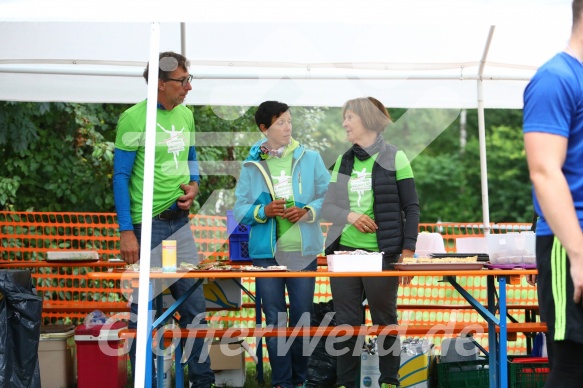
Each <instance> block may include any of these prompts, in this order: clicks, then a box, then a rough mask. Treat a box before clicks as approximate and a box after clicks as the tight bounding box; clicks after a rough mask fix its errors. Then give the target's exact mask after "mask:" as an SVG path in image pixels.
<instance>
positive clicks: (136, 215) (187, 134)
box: [115, 100, 194, 223]
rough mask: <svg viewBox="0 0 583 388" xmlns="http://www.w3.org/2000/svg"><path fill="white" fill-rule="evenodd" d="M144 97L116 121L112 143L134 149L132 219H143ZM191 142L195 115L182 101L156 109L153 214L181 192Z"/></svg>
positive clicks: (192, 141) (188, 171)
mask: <svg viewBox="0 0 583 388" xmlns="http://www.w3.org/2000/svg"><path fill="white" fill-rule="evenodd" d="M145 129H146V100H144V101H142V102H140V103H138V104H136V105H134V106H132V107H131V108H129V109H128V110H126V111H125V112H124V113H123V114H122V115H121V117H120V119H119V122H118V124H117V135H116V139H115V147H116V148H118V149H120V150H124V151H135V152H136V160H135V162H134V166H133V170H132V175H131V177H130V187H129V191H130V203H131V214H132V222H133V223H140V222H142V203H143V186H144V175H145V171H144V162H145V141H146V138H145ZM191 145H194V116H193V114H192V112H191V111H190V110H189V109H188V108H187V107H185V106H183V105H178V106H176V107H175V108H174V109H172V110H170V111H168V110H162V109H158V110H157V115H156V151H155V160H154V196H153V206H152V215H154V216H155V215H158V214H160V213H161V212H163V211H164V210H166V209H168V208H169V207H170V206H171V205H172V204H173V203H174V202H176V200H177V199H178V197H180V196H182V195H183V194H184V192H183V191H182V189H180V184H182V183H184V184H188V183H189V181H190V169H189V166H188V151H189V148H190V146H191Z"/></svg>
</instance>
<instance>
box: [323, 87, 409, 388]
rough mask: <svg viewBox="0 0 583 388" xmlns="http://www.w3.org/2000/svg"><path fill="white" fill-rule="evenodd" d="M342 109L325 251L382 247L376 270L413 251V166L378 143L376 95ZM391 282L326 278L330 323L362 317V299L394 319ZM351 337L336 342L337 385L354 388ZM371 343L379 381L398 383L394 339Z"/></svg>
mask: <svg viewBox="0 0 583 388" xmlns="http://www.w3.org/2000/svg"><path fill="white" fill-rule="evenodd" d="M342 115H343V118H344V122H343V123H342V126H343V127H344V128H345V129H346V135H347V139H348V141H350V142H351V143H352V144H353V146H352V147H351V148H350V149H349V150H348V151H346V152H345V153H344V154H343V155H341V156H339V157H338V160H337V161H336V164H335V165H334V168H333V172H332V179H331V181H330V185H329V187H328V192H327V194H326V197H325V199H324V205H323V207H322V215H323V218H325V219H326V220H328V221H330V222H332V226H331V227H330V230H329V231H328V236H327V239H326V247H327V248H326V253H327V254H331V253H334V251H338V250H340V251H354V250H357V249H363V250H366V251H371V252H382V253H383V254H384V255H383V270H385V269H389V267H390V264H391V263H396V262H398V261H402V259H403V257H412V256H413V255H414V253H415V244H416V242H417V233H418V226H419V201H418V199H417V192H416V190H415V180H414V179H413V172H412V170H411V166H410V164H409V161H408V159H407V157H406V156H405V154H404V152H403V151H400V150H399V149H398V148H397V147H395V146H394V145H391V144H388V143H386V142H385V140H384V139H383V137H382V135H381V134H382V132H383V131H384V130H385V128H386V127H387V126H388V125H389V123H390V122H391V117H390V116H389V112H388V111H387V109H386V108H385V107H384V106H383V104H382V103H381V102H380V101H378V100H376V99H375V98H372V97H368V98H357V99H354V100H349V101H347V102H346V103H345V104H344V107H343V109H342ZM399 280H401V282H402V283H403V284H409V282H410V279H409V278H401V279H399V278H398V277H352V278H344V277H342V278H340V277H334V278H331V279H330V286H331V290H332V297H333V300H334V310H335V311H336V321H337V323H338V324H339V325H341V324H347V325H350V326H359V325H361V324H362V323H364V322H363V317H364V308H363V306H362V302H363V300H364V298H366V299H367V300H368V305H369V307H370V313H371V317H372V321H373V324H378V325H391V324H397V323H398V322H397V291H398V288H399ZM357 338H358V337H356V336H353V337H351V338H349V339H348V340H346V341H344V342H338V343H337V344H336V350H337V351H339V352H338V354H339V355H338V358H337V361H338V362H337V374H338V379H337V385H338V386H344V387H348V388H353V387H355V383H356V382H355V377H356V376H357V375H358V373H359V369H358V368H359V361H360V350H359V349H357V350H356V352H355V346H356V343H357ZM377 344H378V347H379V348H378V350H379V356H380V358H379V368H380V372H381V375H380V377H379V385H380V386H381V387H391V386H395V387H396V386H399V378H398V371H399V365H400V351H401V346H400V342H399V341H398V338H397V337H394V336H386V337H384V336H383V337H379V338H378V340H377ZM346 348H348V350H349V351H348V352H346ZM342 350H344V352H342ZM341 353H344V354H341Z"/></svg>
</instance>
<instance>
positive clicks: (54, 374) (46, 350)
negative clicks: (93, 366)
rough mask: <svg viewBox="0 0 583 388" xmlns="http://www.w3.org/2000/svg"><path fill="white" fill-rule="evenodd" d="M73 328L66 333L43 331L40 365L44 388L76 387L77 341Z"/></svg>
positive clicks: (40, 344)
mask: <svg viewBox="0 0 583 388" xmlns="http://www.w3.org/2000/svg"><path fill="white" fill-rule="evenodd" d="M74 334H75V329H74V327H73V326H71V327H70V328H68V329H67V331H65V332H50V333H45V332H43V329H41V335H40V341H39V344H38V363H39V367H40V378H41V383H42V385H43V387H64V388H70V387H74V386H75V370H74V360H75V341H74V340H73V336H74Z"/></svg>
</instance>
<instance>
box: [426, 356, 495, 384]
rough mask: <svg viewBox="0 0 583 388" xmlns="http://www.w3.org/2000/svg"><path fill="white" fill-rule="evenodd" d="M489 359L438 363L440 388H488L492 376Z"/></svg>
mask: <svg viewBox="0 0 583 388" xmlns="http://www.w3.org/2000/svg"><path fill="white" fill-rule="evenodd" d="M489 373H490V371H489V367H488V360H487V359H479V360H475V361H458V362H439V361H438V362H437V386H438V388H488V387H489V386H490V376H489Z"/></svg>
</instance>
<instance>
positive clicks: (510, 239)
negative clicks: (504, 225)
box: [486, 232, 536, 264]
mask: <svg viewBox="0 0 583 388" xmlns="http://www.w3.org/2000/svg"><path fill="white" fill-rule="evenodd" d="M486 239H487V241H488V255H489V256H490V263H492V264H535V263H536V259H535V253H536V249H535V248H536V247H535V245H536V236H535V234H534V233H533V232H522V233H506V234H489V235H488V236H487V238H486Z"/></svg>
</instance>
